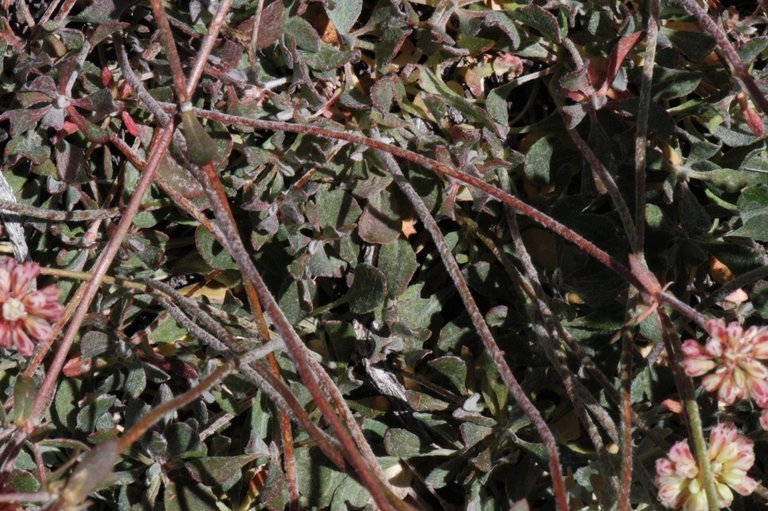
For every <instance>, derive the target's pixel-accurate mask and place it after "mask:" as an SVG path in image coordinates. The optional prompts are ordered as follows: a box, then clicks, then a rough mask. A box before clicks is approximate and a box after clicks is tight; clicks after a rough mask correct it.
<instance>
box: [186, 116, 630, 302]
mask: <svg viewBox="0 0 768 511" xmlns="http://www.w3.org/2000/svg"><path fill="white" fill-rule="evenodd" d="M192 111H193V112H194V113H195V115H197V116H199V117H203V118H206V119H212V120H214V121H219V122H222V123H225V124H235V125H242V126H249V127H252V128H256V129H265V130H270V131H287V132H290V133H307V134H309V135H314V136H318V137H324V138H330V139H336V140H346V141H347V142H352V143H354V144H358V145H364V146H368V147H371V148H373V149H376V150H379V151H383V152H385V153H389V154H392V155H393V156H396V157H398V158H402V159H404V160H408V161H411V162H413V163H416V164H417V165H420V166H422V167H424V168H427V169H429V170H431V171H433V172H435V173H437V174H441V175H445V176H448V177H451V178H453V179H456V180H457V181H459V182H461V183H464V184H467V185H470V186H472V187H474V188H477V189H479V190H481V191H483V192H485V193H487V194H488V195H491V196H492V197H495V198H497V199H499V200H500V201H502V202H504V203H505V204H507V205H509V206H511V207H512V208H514V209H515V211H517V212H518V213H521V214H523V215H525V216H527V217H530V218H532V219H533V220H535V221H536V222H537V223H539V224H541V225H543V226H544V227H546V228H547V229H549V230H551V231H552V232H554V233H555V234H557V235H559V236H561V237H563V238H565V239H566V240H567V241H570V242H571V243H573V244H574V245H576V246H578V247H579V248H580V249H582V250H584V251H585V252H587V253H588V254H589V255H591V256H592V257H594V258H595V259H597V260H598V261H600V262H601V263H602V264H603V265H605V266H606V267H608V268H610V269H611V270H613V271H614V272H616V273H618V274H619V275H620V276H621V277H623V278H624V279H625V280H626V281H627V282H629V283H631V284H633V285H634V284H635V283H637V279H636V278H635V277H634V276H633V275H632V272H631V271H630V270H629V268H627V267H626V266H625V265H623V264H622V263H620V262H619V261H618V260H616V259H615V258H613V257H611V256H610V255H608V254H607V253H606V252H604V251H603V250H601V249H600V248H598V247H597V246H596V245H595V244H594V243H592V242H590V241H589V240H587V239H586V238H584V237H582V236H580V235H579V234H577V233H576V232H574V231H573V230H572V229H569V228H568V227H566V226H565V225H563V224H561V223H560V222H558V221H557V220H555V219H553V218H552V217H550V216H548V215H546V214H544V213H542V212H541V211H539V210H537V209H536V208H534V207H532V206H529V205H528V204H526V203H524V202H523V201H521V200H520V199H518V198H517V197H514V196H512V195H510V194H508V193H506V192H504V191H502V190H500V189H499V188H496V187H495V186H493V185H490V184H488V183H486V182H485V181H482V180H480V179H478V178H476V177H474V176H471V175H469V174H465V173H463V172H461V171H460V170H458V169H456V168H455V167H453V166H452V165H447V164H445V163H441V162H439V161H437V160H434V159H432V158H429V157H427V156H424V155H421V154H419V153H415V152H413V151H409V150H408V149H403V148H401V147H398V146H394V145H390V144H388V143H386V142H382V141H380V140H374V139H372V138H369V137H365V136H362V135H358V134H355V133H348V132H345V131H338V130H333V129H329V128H322V127H320V126H314V125H303V124H293V123H288V122H281V121H265V120H261V119H250V118H248V117H241V116H236V115H229V114H223V113H221V112H214V111H210V110H204V109H201V108H194V109H193V110H192ZM637 285H638V286H640V284H639V283H638V284H637ZM640 287H642V286H640Z"/></svg>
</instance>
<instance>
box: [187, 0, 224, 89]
mask: <svg viewBox="0 0 768 511" xmlns="http://www.w3.org/2000/svg"><path fill="white" fill-rule="evenodd" d="M231 5H232V0H222V1H221V3H219V8H218V9H217V10H216V14H215V15H214V17H213V20H211V26H210V27H208V33H207V34H205V37H204V38H203V44H202V45H201V46H200V51H198V52H197V57H195V63H194V64H193V65H192V71H190V73H189V79H188V80H187V88H186V97H187V101H189V99H190V98H192V94H194V92H195V88H196V87H197V83H198V82H199V81H200V77H202V76H203V71H204V70H205V65H206V64H207V63H208V56H209V55H210V54H211V51H212V50H213V45H214V44H216V38H217V37H219V31H220V30H221V26H222V24H223V23H224V18H226V16H227V12H229V7H230V6H231ZM182 104H183V102H182Z"/></svg>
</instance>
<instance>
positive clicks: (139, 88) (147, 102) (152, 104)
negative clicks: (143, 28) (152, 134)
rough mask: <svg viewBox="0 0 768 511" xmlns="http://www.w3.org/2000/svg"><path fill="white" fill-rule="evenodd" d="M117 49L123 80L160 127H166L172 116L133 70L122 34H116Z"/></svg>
mask: <svg viewBox="0 0 768 511" xmlns="http://www.w3.org/2000/svg"><path fill="white" fill-rule="evenodd" d="M114 38H115V49H116V50H117V51H116V52H117V62H118V63H119V64H120V71H121V72H122V73H123V78H125V81H126V82H128V85H130V86H131V89H133V92H134V94H136V97H137V98H139V101H141V102H142V103H143V104H144V106H146V107H147V109H148V110H149V111H150V112H152V114H153V115H154V116H155V118H156V119H157V122H158V123H159V124H160V126H165V125H166V124H168V123H169V122H171V116H170V115H168V114H167V113H165V110H163V108H162V107H161V106H160V104H159V103H158V102H157V100H156V99H155V98H154V97H152V95H151V94H150V93H149V91H148V90H147V89H146V88H145V87H144V84H143V83H142V82H141V80H139V77H138V76H136V73H134V72H133V68H131V62H130V59H129V58H128V53H127V52H126V51H125V45H124V44H123V38H122V36H121V35H120V34H115V36H114Z"/></svg>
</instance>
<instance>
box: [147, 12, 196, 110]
mask: <svg viewBox="0 0 768 511" xmlns="http://www.w3.org/2000/svg"><path fill="white" fill-rule="evenodd" d="M150 4H152V14H154V16H155V22H156V23H157V27H158V28H159V29H160V40H161V41H162V42H163V47H164V48H165V54H166V55H167V56H168V63H169V64H170V66H171V75H172V76H173V83H174V85H175V86H176V95H177V96H178V99H179V104H181V105H184V104H186V103H188V102H189V95H188V94H187V80H186V78H184V70H183V69H182V67H181V59H179V52H178V50H177V49H176V41H174V39H173V32H171V24H170V23H169V22H168V16H167V15H166V14H165V7H163V2H162V0H150Z"/></svg>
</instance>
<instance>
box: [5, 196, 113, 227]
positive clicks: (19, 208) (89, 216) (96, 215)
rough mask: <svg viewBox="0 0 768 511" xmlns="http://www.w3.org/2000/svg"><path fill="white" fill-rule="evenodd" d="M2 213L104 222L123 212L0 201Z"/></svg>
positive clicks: (70, 220) (67, 220)
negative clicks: (70, 209) (58, 207)
mask: <svg viewBox="0 0 768 511" xmlns="http://www.w3.org/2000/svg"><path fill="white" fill-rule="evenodd" d="M0 212H2V213H3V214H5V213H12V215H10V216H14V215H18V216H25V217H28V218H38V219H40V220H46V221H48V222H88V221H91V220H103V219H105V218H114V217H116V216H120V215H121V214H122V212H121V211H120V209H118V208H111V209H90V210H82V211H56V210H53V209H45V208H38V207H35V206H28V205H27V204H20V203H18V202H13V201H9V200H0Z"/></svg>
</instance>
